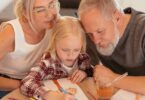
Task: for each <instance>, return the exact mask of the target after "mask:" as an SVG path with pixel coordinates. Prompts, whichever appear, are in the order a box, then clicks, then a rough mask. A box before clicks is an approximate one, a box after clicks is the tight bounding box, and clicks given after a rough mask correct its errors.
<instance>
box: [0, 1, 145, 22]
mask: <svg viewBox="0 0 145 100" xmlns="http://www.w3.org/2000/svg"><path fill="white" fill-rule="evenodd" d="M59 1H60V4H61V11H60V13H61V15H70V16H76V12H77V8H78V5H79V2H80V0H59ZM117 1H118V2H119V4H120V6H122V8H126V7H134V8H135V9H137V10H140V11H143V12H145V6H144V4H145V0H117ZM15 2H16V0H0V5H1V6H0V22H2V21H6V20H10V19H14V18H15V15H14V12H13V7H14V5H15Z"/></svg>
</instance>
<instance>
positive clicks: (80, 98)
mask: <svg viewBox="0 0 145 100" xmlns="http://www.w3.org/2000/svg"><path fill="white" fill-rule="evenodd" d="M58 82H59V84H60V85H61V86H62V87H63V88H64V89H68V88H75V89H77V93H76V94H75V97H76V98H77V100H88V98H87V96H86V95H85V94H84V93H83V91H82V90H81V88H80V87H79V86H78V85H77V84H74V83H72V82H71V81H70V80H68V79H67V78H62V79H58ZM44 85H45V87H46V88H47V89H48V90H58V88H57V87H56V85H55V84H54V83H53V81H52V80H47V81H44Z"/></svg>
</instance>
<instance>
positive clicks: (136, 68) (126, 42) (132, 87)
mask: <svg viewBox="0 0 145 100" xmlns="http://www.w3.org/2000/svg"><path fill="white" fill-rule="evenodd" d="M78 15H79V18H80V20H81V22H82V25H83V27H84V29H85V31H86V33H87V34H88V35H89V37H90V38H91V40H92V41H93V42H94V43H95V45H96V52H97V53H98V57H99V59H100V61H101V63H102V65H101V64H100V65H96V66H95V71H94V77H95V79H96V80H98V81H99V82H101V83H103V84H107V83H110V82H112V81H113V80H114V79H115V78H116V77H118V76H119V75H120V74H123V73H125V72H128V74H129V75H128V76H127V77H125V78H123V79H121V80H119V81H117V82H115V83H114V84H113V85H114V87H117V88H122V89H126V90H129V91H132V92H137V93H141V94H145V14H144V13H143V12H139V11H136V10H134V9H133V8H127V9H125V10H124V11H122V10H121V8H120V7H119V6H118V5H117V2H116V1H115V0H82V1H81V3H80V6H79V10H78Z"/></svg>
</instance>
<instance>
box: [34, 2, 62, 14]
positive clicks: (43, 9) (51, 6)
mask: <svg viewBox="0 0 145 100" xmlns="http://www.w3.org/2000/svg"><path fill="white" fill-rule="evenodd" d="M59 7H60V4H59V2H58V1H53V2H52V3H50V4H49V5H48V7H43V6H40V7H34V8H33V12H34V13H35V14H40V13H46V12H47V13H48V11H49V10H51V11H53V10H54V11H57V10H59Z"/></svg>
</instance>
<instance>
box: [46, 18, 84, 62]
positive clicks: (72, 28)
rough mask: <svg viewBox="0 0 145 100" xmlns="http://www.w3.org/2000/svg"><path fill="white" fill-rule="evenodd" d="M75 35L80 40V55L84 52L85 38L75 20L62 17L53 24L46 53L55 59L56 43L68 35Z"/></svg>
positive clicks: (77, 21) (78, 23)
mask: <svg viewBox="0 0 145 100" xmlns="http://www.w3.org/2000/svg"><path fill="white" fill-rule="evenodd" d="M72 34H73V35H76V36H77V37H80V38H81V40H82V43H83V45H82V49H81V53H83V52H85V51H86V36H85V33H84V30H83V29H82V27H81V24H80V22H79V20H78V19H77V18H74V17H68V16H64V17H61V18H60V19H59V20H58V21H57V22H56V24H55V26H54V28H53V31H52V35H51V36H50V40H49V44H48V48H47V52H49V53H50V54H51V56H52V57H53V58H54V59H56V49H55V46H56V42H57V41H60V40H61V39H64V38H65V37H68V36H70V35H72ZM72 42H73V41H72Z"/></svg>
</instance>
